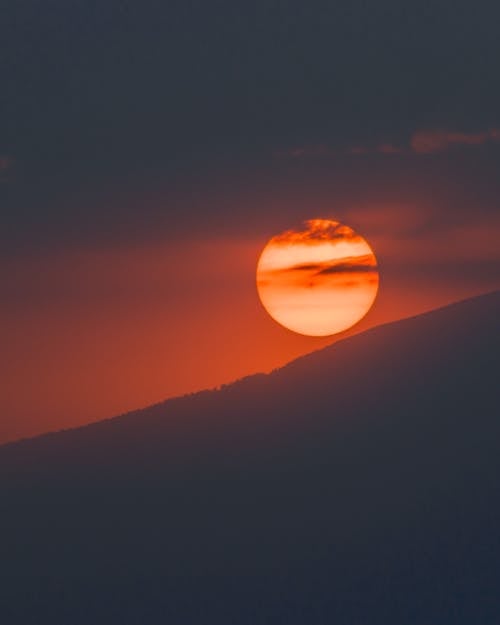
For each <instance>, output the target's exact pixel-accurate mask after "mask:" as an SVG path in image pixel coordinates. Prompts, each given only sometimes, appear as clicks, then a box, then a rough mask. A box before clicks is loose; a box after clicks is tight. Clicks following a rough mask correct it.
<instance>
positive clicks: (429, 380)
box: [0, 292, 500, 625]
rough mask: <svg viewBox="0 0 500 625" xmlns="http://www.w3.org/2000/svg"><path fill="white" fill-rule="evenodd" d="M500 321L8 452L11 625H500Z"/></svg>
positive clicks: (357, 353)
mask: <svg viewBox="0 0 500 625" xmlns="http://www.w3.org/2000/svg"><path fill="white" fill-rule="evenodd" d="M499 318H500V292H495V293H492V294H488V295H484V296H481V297H477V298H474V299H470V300H466V301H464V302H460V303H458V304H454V305H451V306H448V307H445V308H443V309H439V310H436V311H432V312H430V313H427V314H424V315H420V316H418V317H414V318H411V319H405V320H402V321H399V322H396V323H391V324H387V325H384V326H379V327H377V328H374V329H371V330H369V331H367V332H364V333H362V334H358V335H356V336H353V337H350V338H348V339H345V340H343V341H340V342H337V343H335V344H333V345H332V346H330V347H327V348H326V349H323V350H321V351H319V352H315V353H313V354H310V355H308V356H305V357H303V358H300V359H298V360H296V361H294V362H292V363H290V364H289V365H287V366H286V367H284V368H282V369H280V370H277V371H274V372H273V373H271V374H270V375H257V376H251V377H249V378H246V379H243V380H241V381H239V382H236V383H235V384H231V385H228V386H225V387H223V388H221V389H219V390H217V391H204V392H202V393H197V394H195V395H191V396H187V397H182V398H178V399H173V400H169V401H166V402H164V403H162V404H158V405H156V406H152V407H150V408H147V409H145V410H140V411H137V412H132V413H129V414H126V415H123V416H121V417H117V418H114V419H109V420H107V421H103V422H100V423H97V424H93V425H90V426H87V427H84V428H79V429H75V430H68V431H64V432H59V433H55V434H49V435H45V436H42V437H38V438H35V439H29V440H25V441H20V442H17V443H13V444H8V445H4V446H3V447H0V529H1V534H0V622H1V623H6V624H9V625H17V624H19V625H31V624H32V623H33V624H35V623H36V624H38V625H40V624H41V625H45V624H46V623H47V624H48V623H50V624H51V625H54V624H56V625H57V624H61V625H80V624H88V623H92V624H93V625H100V624H101V623H102V624H103V625H104V624H105V625H112V624H114V623H117V624H120V625H128V624H132V623H133V624H135V623H137V624H141V625H149V624H151V625H156V624H157V623H162V624H163V623H168V624H172V625H177V624H179V625H190V624H193V625H208V624H214V625H225V624H226V623H227V624H231V625H239V624H250V625H261V624H268V623H269V624H272V625H280V624H281V623H283V624H286V625H294V624H297V625H299V624H300V625H320V624H323V623H335V624H336V625H361V624H366V625H434V624H435V625H448V624H449V625H471V624H472V623H474V624H480V625H494V624H498V623H499V622H500V598H499V596H498V588H499V587H500V532H499V527H500V499H499V489H500V391H499V372H500V333H499V331H498V329H499ZM242 357H244V355H242Z"/></svg>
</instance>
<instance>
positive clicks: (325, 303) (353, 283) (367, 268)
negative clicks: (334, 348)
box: [256, 219, 379, 336]
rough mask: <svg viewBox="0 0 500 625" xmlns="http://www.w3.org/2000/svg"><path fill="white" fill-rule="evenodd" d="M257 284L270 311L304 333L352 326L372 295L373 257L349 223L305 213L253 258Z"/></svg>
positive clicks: (374, 289)
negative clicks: (302, 219)
mask: <svg viewBox="0 0 500 625" xmlns="http://www.w3.org/2000/svg"><path fill="white" fill-rule="evenodd" d="M256 279H257V290H258V293H259V297H260V300H261V302H262V304H263V306H264V308H265V309H266V310H267V312H268V313H269V314H270V315H271V317H272V318H273V319H274V320H275V321H277V322H278V323H280V324H281V325H282V326H284V327H285V328H288V329H289V330H292V331H293V332H298V333H299V334H305V335H308V336H328V335H331V334H337V333H338V332H343V331H344V330H347V329H348V328H350V327H352V326H353V325H355V324H356V323H358V321H360V319H362V318H363V317H364V316H365V315H366V313H367V312H368V311H369V310H370V308H371V307H372V305H373V302H374V301H375V298H376V296H377V291H378V286H379V272H378V267H377V259H376V258H375V254H374V253H373V250H372V249H371V247H370V246H369V245H368V243H367V242H366V240H365V239H364V238H363V237H361V236H360V235H359V234H357V233H356V232H354V230H352V228H349V226H346V225H343V224H341V223H339V222H338V221H333V220H330V219H311V220H309V221H306V222H304V225H303V228H302V229H299V230H287V231H286V232H283V233H282V234H279V235H277V236H275V237H273V238H272V239H271V240H270V241H269V242H268V244H267V245H266V246H265V248H264V250H263V251H262V254H261V255H260V258H259V262H258V264H257V276H256Z"/></svg>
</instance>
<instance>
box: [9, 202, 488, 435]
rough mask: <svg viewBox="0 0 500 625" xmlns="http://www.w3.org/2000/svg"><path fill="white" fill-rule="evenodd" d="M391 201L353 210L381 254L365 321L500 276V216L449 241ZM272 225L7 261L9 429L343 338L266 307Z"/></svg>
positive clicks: (144, 397)
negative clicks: (261, 295)
mask: <svg viewBox="0 0 500 625" xmlns="http://www.w3.org/2000/svg"><path fill="white" fill-rule="evenodd" d="M377 210H378V213H377ZM377 210H376V209H373V210H372V212H370V213H369V214H366V213H364V212H363V210H362V209H356V208H352V209H350V210H349V211H344V212H343V214H342V215H339V217H341V218H342V221H347V222H348V223H350V224H351V225H353V226H354V227H355V228H356V229H359V230H360V231H362V232H363V234H364V235H365V236H366V237H367V239H368V240H369V241H370V243H371V245H372V247H373V249H374V250H375V253H376V255H377V260H378V263H379V268H380V291H379V295H378V297H377V300H376V303H375V305H374V307H373V309H372V310H371V311H370V313H369V314H368V315H367V317H366V318H365V319H363V320H362V322H361V323H360V324H359V325H358V326H356V328H355V331H356V332H357V331H360V330H363V329H364V328H367V327H370V326H372V325H374V324H378V323H382V322H386V321H390V320H394V319H397V318H400V317H404V316H408V315H411V314H416V313H418V312H422V311H424V310H428V309H431V308H434V307H437V306H439V305H442V304H445V303H447V302H450V301H453V300H456V299H460V298H464V297H467V296H470V295H474V294H477V293H481V292H485V291H488V290H492V289H494V288H495V287H497V288H498V287H500V280H499V277H498V276H497V277H496V279H495V277H492V276H491V274H488V272H487V271H484V272H481V271H480V270H478V269H477V267H479V268H480V267H482V266H485V267H486V266H487V264H488V263H490V264H491V262H492V261H495V262H496V261H498V260H500V250H499V247H498V245H497V239H496V236H495V230H494V227H497V230H496V232H498V226H497V224H496V222H495V223H494V222H493V221H492V222H491V223H490V224H482V225H479V224H478V226H477V228H476V229H474V228H472V229H471V228H462V227H459V226H457V227H454V228H450V230H449V232H448V233H447V234H446V239H445V241H443V235H442V233H440V232H435V231H433V230H432V229H429V230H427V231H425V230H422V235H420V236H412V237H410V238H408V236H407V234H406V227H405V225H404V223H403V221H404V220H400V221H398V219H397V218H396V214H399V213H398V209H397V207H391V206H387V207H386V208H385V209H382V208H380V209H377ZM412 214H413V213H412V210H411V209H408V210H407V211H406V218H407V219H410V218H411V215H412ZM417 216H418V218H419V219H423V220H424V219H425V216H424V217H422V212H420V213H418V212H416V213H415V219H417ZM332 217H336V215H332ZM348 220H350V221H348ZM363 224H364V228H362V227H361V226H362V225H363ZM291 225H295V224H291ZM268 239H269V233H268V232H265V233H263V235H262V236H255V235H251V236H248V237H245V236H242V235H241V234H240V235H236V234H235V235H230V234H224V235H220V236H213V235H212V236H207V237H205V238H202V237H199V236H193V239H192V240H189V241H186V242H180V241H179V242H178V243H174V244H172V243H169V244H165V245H162V244H161V243H157V244H155V245H152V244H149V245H144V246H132V245H128V246H121V247H119V246H115V247H111V246H110V247H107V248H106V249H105V250H104V249H102V250H99V249H93V250H90V249H80V250H72V251H68V250H66V251H65V250H60V251H58V252H53V253H51V254H47V253H46V252H45V253H43V254H42V253H40V254H39V255H37V254H35V253H33V254H31V255H30V256H25V257H18V258H17V259H16V258H14V257H13V258H12V259H10V261H9V262H6V263H3V264H2V266H1V269H0V278H1V280H0V285H1V291H2V292H1V296H2V302H3V306H2V309H1V311H0V342H1V345H2V352H1V356H0V375H1V379H2V388H1V395H0V413H1V414H2V420H1V421H0V441H6V440H11V439H15V438H18V437H22V436H27V435H32V434H36V433H40V432H44V431H47V430H52V429H60V428H63V427H71V426H75V425H78V424H83V423H87V422H90V421H92V420H96V419H101V418H105V417H108V416H112V415H115V414H118V413H121V412H124V411H127V410H131V409H134V408H137V407H142V406H144V405H147V404H150V403H153V402H157V401H160V400H162V399H164V398H167V397H170V396H173V395H177V394H183V393H187V392H191V391H195V390H198V389H201V388H205V387H214V386H217V385H218V384H221V383H226V382H229V381H232V380H234V379H237V378H239V377H241V376H244V375H247V374H251V373H254V372H257V371H270V370H272V369H273V368H275V367H278V366H280V365H283V364H284V363H286V362H287V361H289V360H291V359H293V358H295V357H296V356H299V355H301V354H303V353H306V352H308V351H312V350H315V349H318V348H321V347H323V346H325V345H327V344H329V343H330V342H332V340H335V338H334V339H332V338H328V337H326V338H314V337H306V336H301V335H298V334H295V333H292V332H290V331H288V330H286V329H285V328H282V327H281V326H279V325H278V324H277V323H276V322H274V321H273V320H272V319H271V318H270V317H269V315H268V314H267V313H266V312H265V310H264V309H263V308H262V306H261V304H260V302H259V299H258V296H257V292H256V287H255V268H256V263H257V260H258V257H259V254H260V253H261V251H262V249H263V247H264V245H265V244H266V242H267V240H268ZM485 263H486V265H485ZM470 267H476V269H474V271H473V272H472V273H471V271H470ZM339 336H342V335H339Z"/></svg>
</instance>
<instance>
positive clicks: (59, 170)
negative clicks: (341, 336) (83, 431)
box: [0, 0, 500, 440]
mask: <svg viewBox="0 0 500 625" xmlns="http://www.w3.org/2000/svg"><path fill="white" fill-rule="evenodd" d="M499 6H500V5H498V3H497V2H496V1H493V0H491V1H489V0H483V1H479V2H475V3H472V2H464V1H461V2H460V1H458V2H457V1H451V0H446V1H444V2H439V1H433V2H419V3H407V2H401V0H380V1H379V2H369V3H368V2H359V1H357V0H355V1H352V0H351V1H349V2H340V1H335V2H334V1H332V0H329V1H324V2H323V1H310V2H305V1H303V0H301V1H296V0H287V1H282V2H277V1H273V0H266V1H265V2H256V1H252V2H250V1H249V2H239V1H237V0H232V1H230V2H229V1H227V2H226V1H218V2H217V1H212V2H207V1H206V0H204V1H201V0H200V1H198V2H193V1H189V0H168V1H165V0H156V1H139V0H136V1H134V2H132V1H128V2H125V1H120V2H119V1H118V0H72V1H71V2H68V1H67V0H45V1H44V2H41V1H40V0H4V3H3V4H2V10H1V16H0V41H1V46H2V57H1V66H0V67H1V79H2V85H1V90H0V261H1V262H0V301H1V302H2V307H1V309H0V341H1V343H2V354H1V356H0V375H1V376H2V379H3V381H4V382H5V387H4V388H0V391H1V393H0V413H1V414H5V415H9V416H8V418H6V419H4V420H3V422H2V423H3V425H2V429H0V440H3V439H8V438H12V437H15V436H19V435H24V434H29V433H32V432H34V431H43V430H44V429H48V428H53V427H61V426H62V425H72V424H75V423H79V422H85V421H89V420H92V419H95V418H101V417H105V416H109V415H110V414H113V413H117V412H119V411H123V410H129V409H132V408H136V407H139V406H142V405H145V404H147V403H151V402H152V401H159V400H161V399H163V398H164V397H167V396H169V395H174V394H178V393H184V392H188V391H192V390H195V389H197V388H202V387H206V386H213V385H216V384H219V383H221V382H227V381H229V380H231V379H234V378H237V377H240V376H242V375H245V374H248V373H252V372H254V371H262V370H269V369H271V368H273V367H276V366H278V365H279V364H283V363H284V362H286V361H287V360H290V359H291V358H293V357H295V356H297V355H299V354H301V353H304V352H306V351H311V350H312V349H317V348H319V347H321V346H322V345H324V344H325V342H324V341H323V342H318V341H317V340H316V341H314V340H312V339H307V338H305V337H299V336H295V335H293V336H292V335H291V334H290V333H288V334H287V332H286V331H285V330H284V329H283V328H280V327H278V326H276V324H274V322H273V321H272V320H271V319H269V318H268V317H267V316H266V314H265V313H264V312H263V310H262V309H261V307H260V306H259V303H258V300H257V296H256V292H255V265H256V262H257V258H258V255H259V253H260V251H261V250H262V247H263V246H264V244H265V243H266V241H267V240H268V239H269V238H270V237H272V236H273V235H275V234H277V233H279V232H281V231H283V230H285V229H288V228H290V227H295V226H296V225H297V224H299V223H300V222H301V221H302V220H304V219H310V218H317V217H323V218H333V219H336V220H339V221H345V223H347V224H348V225H350V226H352V227H353V228H354V229H355V230H357V231H358V232H359V233H360V234H362V235H363V236H365V237H366V238H367V240H368V241H369V242H370V244H372V246H373V249H374V250H375V253H376V255H377V259H378V261H379V266H380V273H381V288H380V292H379V298H378V300H377V303H376V306H375V308H374V309H373V314H372V315H371V316H370V317H369V318H367V322H366V323H367V325H373V324H376V323H381V322H384V321H390V320H392V319H396V318H400V317H401V316H407V315H409V314H416V313H418V312H421V311H422V310H425V309H429V308H432V307H435V306H438V305H441V304H444V303H447V302H449V301H453V300H456V299H459V298H461V297H467V296H469V295H474V294H477V293H480V292H485V291H488V290H492V289H494V288H497V287H500V245H499V243H500V211H499V207H498V202H499V200H498V198H499V197H500V175H499V167H500V130H499V129H500V80H499V78H498V61H499V59H500V37H499V36H498V23H499V22H500V8H499ZM361 329H362V327H361Z"/></svg>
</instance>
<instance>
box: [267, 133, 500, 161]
mask: <svg viewBox="0 0 500 625" xmlns="http://www.w3.org/2000/svg"><path fill="white" fill-rule="evenodd" d="M496 141H498V142H500V128H490V129H489V130H485V131H482V132H461V131H452V130H443V129H429V130H426V129H422V130H416V131H415V132H414V133H413V134H412V135H411V137H410V141H409V144H408V145H395V144H393V143H387V142H384V143H379V144H377V145H371V146H367V145H354V146H350V147H348V148H346V149H344V150H341V149H339V150H334V149H333V148H330V147H328V146H327V145H316V146H305V147H295V148H293V149H291V150H285V151H281V152H276V153H275V156H278V157H281V158H294V159H307V158H312V157H316V158H318V157H329V156H335V155H341V154H345V153H347V154H352V155H353V156H363V155H367V154H386V155H389V156H390V155H398V154H418V155H420V154H433V153H436V152H444V151H446V150H449V149H451V148H454V147H457V146H480V145H484V144H485V143H489V142H496Z"/></svg>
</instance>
